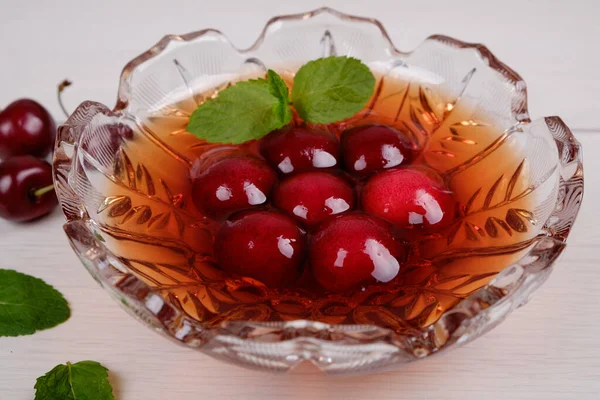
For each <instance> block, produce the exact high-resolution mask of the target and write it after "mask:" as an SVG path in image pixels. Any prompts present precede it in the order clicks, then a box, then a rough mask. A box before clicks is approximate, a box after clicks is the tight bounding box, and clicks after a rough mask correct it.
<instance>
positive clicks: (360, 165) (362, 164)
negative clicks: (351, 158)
mask: <svg viewBox="0 0 600 400" xmlns="http://www.w3.org/2000/svg"><path fill="white" fill-rule="evenodd" d="M365 168H367V160H365V156H364V155H362V156H360V158H359V159H358V160H356V161H355V162H354V170H355V171H362V170H363V169H365Z"/></svg>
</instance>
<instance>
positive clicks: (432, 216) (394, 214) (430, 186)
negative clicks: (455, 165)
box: [361, 169, 454, 230]
mask: <svg viewBox="0 0 600 400" xmlns="http://www.w3.org/2000/svg"><path fill="white" fill-rule="evenodd" d="M361 201H362V206H363V209H364V210H365V212H367V213H369V214H371V215H374V216H376V217H379V218H381V219H385V220H387V221H389V222H391V223H392V224H394V225H396V226H398V227H401V228H408V227H412V226H422V227H424V228H426V229H427V230H431V229H433V228H435V229H440V228H443V227H446V226H448V224H450V223H451V222H452V219H453V217H454V200H453V198H452V194H451V193H450V192H449V191H448V190H447V189H446V188H444V187H443V186H442V184H441V183H439V182H437V181H436V180H435V179H433V178H432V177H431V176H429V175H427V174H425V173H424V172H421V171H419V170H416V169H397V170H392V171H386V172H382V173H380V174H377V175H375V176H373V177H372V178H371V179H369V181H367V183H366V185H365V186H364V188H363V191H362V196H361Z"/></svg>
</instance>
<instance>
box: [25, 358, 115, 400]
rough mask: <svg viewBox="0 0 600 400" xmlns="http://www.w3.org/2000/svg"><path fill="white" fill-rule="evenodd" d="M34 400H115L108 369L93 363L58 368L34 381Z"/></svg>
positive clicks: (58, 366)
mask: <svg viewBox="0 0 600 400" xmlns="http://www.w3.org/2000/svg"><path fill="white" fill-rule="evenodd" d="M34 388H35V398H34V400H114V399H115V398H114V396H113V394H112V386H111V385H110V382H108V369H106V368H104V367H103V366H102V364H100V363H98V362H96V361H80V362H78V363H75V364H71V363H69V362H68V363H67V364H66V365H65V364H60V365H57V366H56V367H54V368H52V370H50V371H49V372H47V373H46V375H44V376H40V377H39V378H37V380H36V382H35V386H34Z"/></svg>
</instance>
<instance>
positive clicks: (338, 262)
mask: <svg viewBox="0 0 600 400" xmlns="http://www.w3.org/2000/svg"><path fill="white" fill-rule="evenodd" d="M347 255H348V251H346V250H344V249H339V250H338V252H337V257H336V259H335V262H334V263H333V266H334V267H338V268H342V267H343V266H344V260H345V259H346V256H347Z"/></svg>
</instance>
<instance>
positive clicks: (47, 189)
mask: <svg viewBox="0 0 600 400" xmlns="http://www.w3.org/2000/svg"><path fill="white" fill-rule="evenodd" d="M53 190H54V185H48V186H44V187H43V188H39V189H36V190H35V191H34V192H33V196H34V197H35V198H40V197H42V196H43V195H45V194H46V193H48V192H51V191H53Z"/></svg>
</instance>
